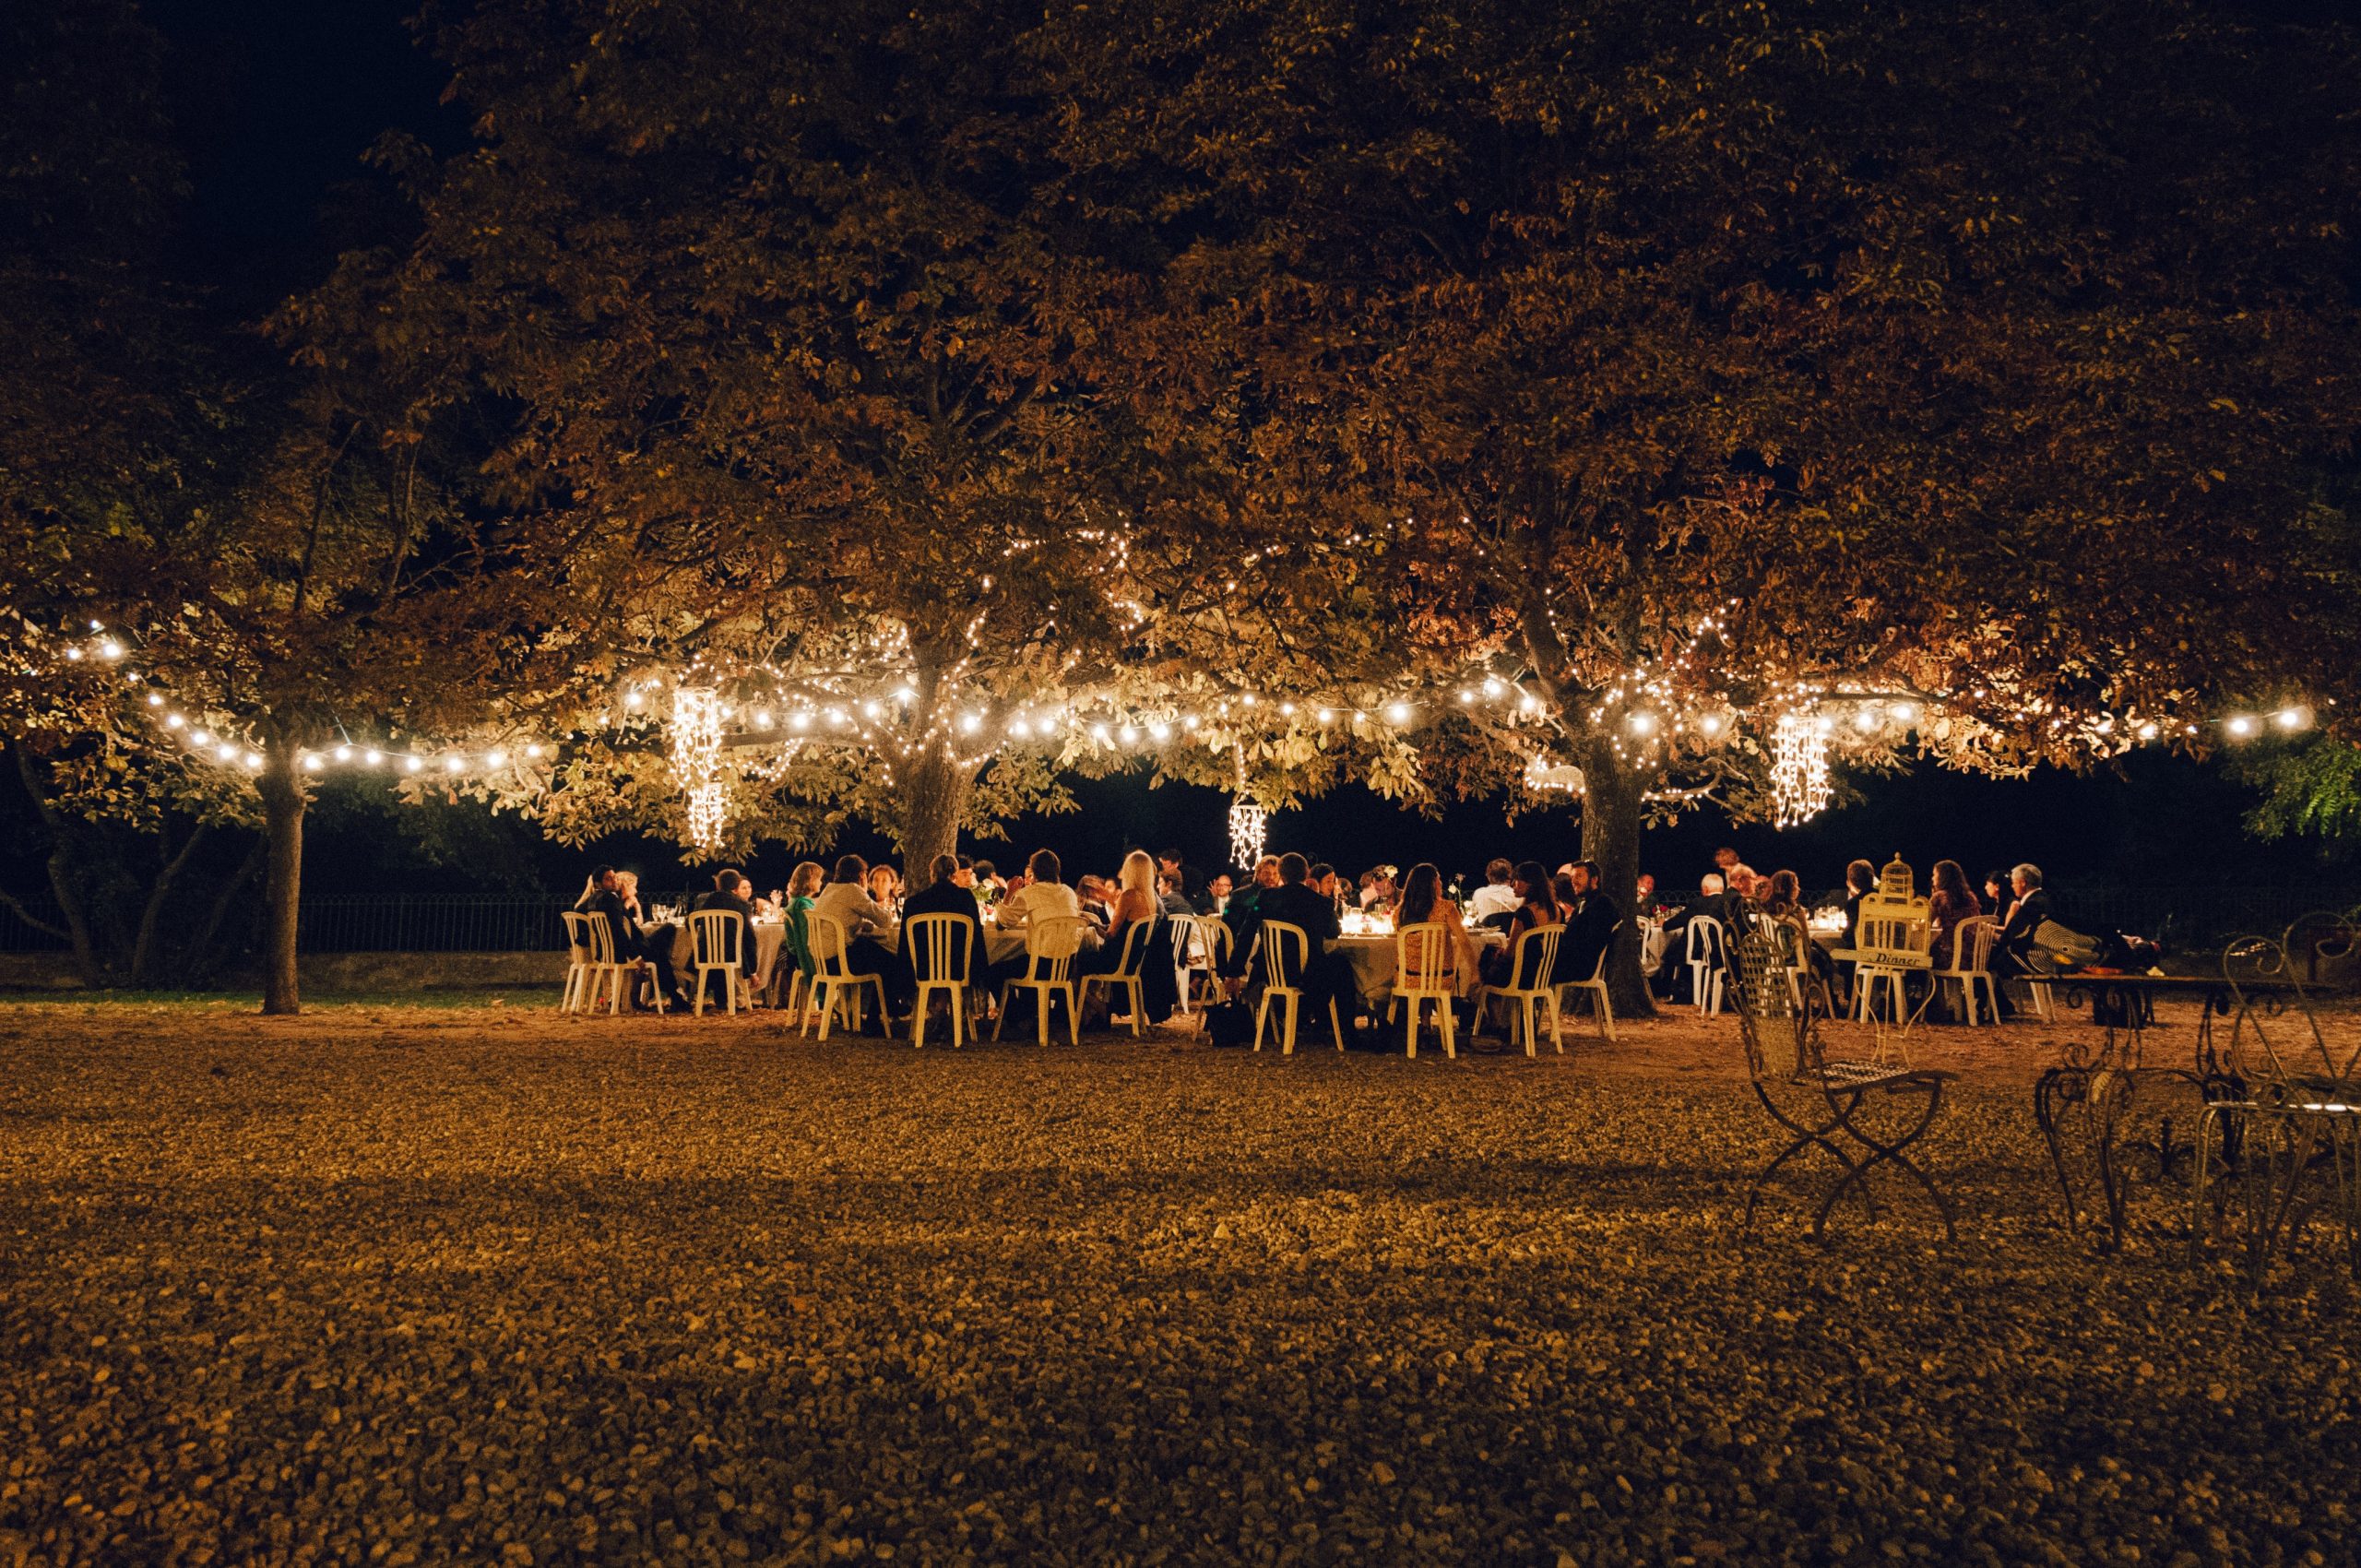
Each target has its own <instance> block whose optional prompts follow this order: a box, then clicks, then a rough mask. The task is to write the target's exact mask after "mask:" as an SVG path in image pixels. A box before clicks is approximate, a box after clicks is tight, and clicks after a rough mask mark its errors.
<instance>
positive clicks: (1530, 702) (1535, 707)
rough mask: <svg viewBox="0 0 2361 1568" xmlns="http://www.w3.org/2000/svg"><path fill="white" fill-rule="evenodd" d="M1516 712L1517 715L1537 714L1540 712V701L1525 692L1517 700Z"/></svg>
mask: <svg viewBox="0 0 2361 1568" xmlns="http://www.w3.org/2000/svg"><path fill="white" fill-rule="evenodd" d="M1516 710H1517V711H1518V712H1519V713H1538V712H1540V711H1541V701H1540V699H1539V698H1537V697H1536V696H1535V695H1533V694H1532V693H1531V692H1527V693H1525V695H1524V696H1522V697H1520V698H1518V699H1517V705H1516Z"/></svg>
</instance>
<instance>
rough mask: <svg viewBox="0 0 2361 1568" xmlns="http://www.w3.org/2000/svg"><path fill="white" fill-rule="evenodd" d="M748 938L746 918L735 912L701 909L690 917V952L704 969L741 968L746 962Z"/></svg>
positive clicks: (732, 910) (699, 966) (731, 910)
mask: <svg viewBox="0 0 2361 1568" xmlns="http://www.w3.org/2000/svg"><path fill="white" fill-rule="evenodd" d="M745 939H746V921H745V917H744V916H742V915H741V914H739V912H738V911H737V910H735V909H699V910H696V911H695V912H694V913H693V914H691V915H690V916H689V951H690V952H692V953H694V954H695V955H696V964H697V967H698V968H724V969H734V968H739V967H741V966H742V965H743V964H744V963H745V961H746V955H745V946H744V944H745Z"/></svg>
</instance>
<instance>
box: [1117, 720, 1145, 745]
mask: <svg viewBox="0 0 2361 1568" xmlns="http://www.w3.org/2000/svg"><path fill="white" fill-rule="evenodd" d="M1139 738H1140V732H1139V731H1137V730H1135V729H1133V727H1132V726H1130V725H1128V724H1126V725H1124V726H1123V727H1122V728H1121V730H1118V731H1115V739H1117V740H1119V741H1121V742H1123V744H1125V745H1127V746H1128V745H1130V744H1131V743H1132V742H1134V741H1136V740H1138V739H1139Z"/></svg>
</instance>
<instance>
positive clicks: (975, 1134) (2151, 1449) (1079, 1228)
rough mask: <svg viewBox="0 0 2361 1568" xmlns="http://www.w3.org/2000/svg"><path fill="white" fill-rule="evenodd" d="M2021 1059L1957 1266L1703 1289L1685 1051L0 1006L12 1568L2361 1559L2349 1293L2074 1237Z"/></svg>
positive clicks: (1696, 1087) (1981, 1106)
mask: <svg viewBox="0 0 2361 1568" xmlns="http://www.w3.org/2000/svg"><path fill="white" fill-rule="evenodd" d="M2041 1032H2042V1031H2041V1030H2039V1029H2038V1028H2030V1027H2028V1028H2019V1029H2014V1030H2011V1031H2007V1032H2005V1033H2001V1032H1995V1031H1988V1030H1987V1031H1983V1032H1981V1033H1971V1032H1967V1031H1947V1032H1944V1033H1943V1036H1942V1038H1941V1039H1940V1040H1937V1041H1930V1043H1929V1044H1928V1046H1927V1047H1926V1048H1924V1049H1925V1051H1927V1052H1928V1053H1931V1055H1932V1056H1934V1057H1936V1058H1940V1061H1941V1062H1942V1063H1943V1064H1946V1065H1952V1066H1955V1067H1958V1068H1960V1069H1961V1070H1962V1071H1963V1073H1964V1077H1963V1080H1962V1081H1961V1083H1960V1084H1959V1085H1958V1086H1957V1089H1956V1093H1955V1099H1954V1102H1953V1104H1952V1107H1951V1109H1950V1110H1949V1111H1947V1113H1946V1116H1945V1119H1944V1121H1943V1123H1942V1124H1941V1127H1940V1135H1939V1136H1937V1137H1935V1138H1932V1139H1930V1140H1929V1142H1928V1145H1927V1146H1926V1147H1927V1148H1928V1163H1929V1165H1930V1166H1931V1167H1932V1168H1933V1169H1934V1170H1936V1171H1937V1172H1938V1173H1939V1175H1940V1179H1941V1181H1942V1182H1943V1183H1944V1185H1945V1186H1946V1188H1947V1189H1948V1190H1949V1191H1951V1192H1952V1194H1954V1195H1955V1196H1956V1198H1957V1199H1958V1201H1959V1203H1960V1206H1961V1209H1962V1224H1961V1231H1960V1241H1959V1243H1958V1244H1957V1245H1956V1246H1955V1247H1952V1248H1948V1249H1946V1248H1943V1247H1941V1246H1940V1245H1938V1244H1936V1243H1937V1240H1938V1238H1939V1235H1940V1232H1939V1231H1938V1230H1937V1229H1936V1228H1935V1227H1934V1226H1933V1224H1932V1223H1931V1220H1930V1216H1929V1214H1928V1211H1927V1210H1926V1208H1925V1207H1924V1206H1923V1205H1920V1204H1912V1203H1903V1204H1901V1205H1900V1206H1899V1207H1898V1211H1897V1212H1896V1213H1895V1214H1894V1215H1893V1216H1892V1217H1891V1218H1887V1219H1884V1220H1881V1221H1880V1222H1878V1223H1875V1224H1871V1223H1869V1222H1868V1221H1867V1220H1866V1219H1865V1218H1863V1217H1862V1215H1861V1214H1860V1213H1859V1211H1858V1209H1857V1208H1855V1209H1853V1210H1851V1211H1850V1212H1848V1213H1845V1214H1843V1215H1841V1216H1840V1219H1839V1223H1838V1226H1837V1228H1836V1229H1835V1232H1834V1234H1833V1240H1832V1241H1831V1243H1830V1244H1829V1245H1828V1246H1826V1247H1824V1248H1823V1247H1818V1246H1814V1245H1813V1244H1811V1243H1810V1242H1809V1240H1807V1239H1806V1238H1805V1237H1804V1235H1803V1234H1802V1218H1803V1214H1804V1210H1803V1208H1802V1207H1801V1206H1800V1205H1799V1202H1798V1196H1797V1194H1796V1193H1794V1192H1792V1191H1791V1192H1789V1193H1787V1194H1784V1195H1783V1196H1782V1197H1781V1198H1780V1199H1779V1200H1778V1202H1777V1204H1776V1205H1775V1206H1774V1209H1773V1211H1772V1213H1771V1217H1770V1221H1769V1223H1768V1224H1767V1225H1766V1226H1765V1227H1764V1228H1763V1229H1762V1234H1761V1235H1760V1236H1759V1238H1758V1239H1757V1241H1755V1243H1754V1244H1753V1245H1752V1246H1750V1247H1741V1246H1739V1245H1738V1239H1737V1235H1736V1230H1737V1216H1738V1205H1739V1204H1740V1203H1741V1202H1742V1199H1743V1194H1744V1176H1745V1174H1746V1173H1747V1172H1748V1171H1749V1170H1751V1168H1752V1167H1753V1166H1754V1165H1756V1164H1758V1163H1759V1162H1760V1161H1761V1160H1762V1158H1765V1157H1766V1156H1767V1155H1768V1153H1769V1152H1770V1151H1771V1150H1772V1149H1773V1148H1774V1147H1775V1146H1776V1142H1775V1140H1774V1138H1773V1137H1772V1135H1771V1129H1770V1126H1769V1124H1768V1123H1767V1122H1766V1121H1765V1120H1764V1119H1763V1118H1762V1116H1761V1115H1760V1113H1759V1112H1758V1111H1756V1109H1755V1107H1754V1105H1753V1103H1752V1100H1751V1098H1750V1094H1749V1091H1748V1090H1747V1087H1746V1085H1745V1081H1744V1078H1743V1076H1742V1074H1741V1072H1740V1069H1739V1063H1738V1058H1737V1051H1736V1046H1735V1037H1734V1033H1733V1032H1732V1026H1730V1025H1729V1023H1728V1022H1727V1021H1726V1020H1723V1021H1720V1022H1718V1023H1715V1024H1713V1025H1700V1024H1698V1023H1696V1022H1694V1021H1682V1022H1666V1023H1658V1024H1655V1025H1652V1026H1644V1027H1641V1028H1631V1029H1628V1030H1627V1038H1626V1039H1625V1041H1624V1042H1623V1043H1622V1044H1620V1045H1619V1046H1616V1047H1613V1048H1607V1047H1601V1046H1598V1045H1596V1044H1593V1043H1590V1042H1589V1041H1588V1040H1587V1039H1583V1040H1581V1041H1580V1042H1579V1043H1577V1044H1576V1046H1575V1049H1574V1050H1573V1051H1572V1053H1571V1054H1569V1055H1568V1056H1566V1057H1565V1058H1563V1059H1544V1060H1541V1061H1539V1062H1528V1061H1526V1060H1525V1059H1524V1058H1523V1057H1522V1056H1517V1057H1496V1058H1480V1059H1465V1058H1463V1059H1462V1060H1461V1061H1460V1062H1457V1063H1447V1062H1444V1061H1442V1060H1441V1059H1440V1058H1439V1057H1430V1056H1429V1055H1426V1054H1422V1055H1421V1056H1420V1058H1419V1060H1418V1061H1417V1062H1415V1063H1411V1062H1406V1061H1404V1060H1402V1059H1401V1058H1400V1057H1398V1056H1395V1057H1379V1056H1375V1055H1360V1054H1355V1055H1352V1056H1349V1057H1347V1058H1344V1059H1339V1058H1337V1057H1336V1056H1335V1053H1333V1052H1323V1051H1311V1052H1307V1053H1305V1054H1303V1055H1299V1056H1298V1057H1297V1058H1295V1059H1293V1060H1280V1059H1278V1058H1276V1057H1275V1056H1273V1055H1270V1054H1265V1055H1264V1056H1261V1057H1250V1056H1247V1055H1245V1054H1243V1053H1241V1052H1239V1051H1210V1050H1206V1049H1204V1048H1203V1047H1202V1046H1201V1045H1200V1044H1199V1043H1198V1042H1197V1041H1196V1040H1195V1039H1194V1038H1193V1037H1192V1036H1189V1035H1186V1034H1184V1033H1181V1032H1177V1031H1176V1032H1173V1033H1170V1034H1167V1035H1164V1036H1161V1037H1151V1038H1150V1039H1148V1040H1146V1041H1145V1042H1141V1043H1134V1042H1133V1041H1132V1040H1130V1039H1128V1038H1119V1037H1097V1038H1094V1039H1086V1040H1085V1041H1084V1044H1083V1046H1082V1048H1081V1049H1080V1050H1078V1051H1077V1050H1073V1049H1069V1048H1065V1047H1062V1046H1061V1047H1055V1048H1052V1049H1051V1050H1050V1051H1046V1052H1045V1051H1040V1050H1038V1049H1037V1048H1035V1047H1033V1046H1030V1045H1026V1046H1021V1047H1020V1046H1017V1045H1014V1044H1013V1043H1012V1044H1010V1045H1005V1046H1000V1047H991V1046H985V1047H981V1048H971V1049H969V1050H967V1051H962V1052H959V1053H956V1054H955V1053H953V1052H952V1051H947V1050H936V1049H933V1048H931V1047H930V1048H929V1049H928V1050H927V1051H923V1052H913V1051H910V1050H909V1049H908V1047H907V1046H887V1045H884V1044H881V1043H878V1042H875V1041H868V1040H861V1041H849V1042H848V1041H836V1042H832V1043H831V1044H830V1045H828V1046H826V1047H825V1048H824V1047H820V1046H818V1045H816V1044H808V1043H804V1042H801V1041H799V1040H795V1039H789V1038H786V1037H783V1036H782V1035H780V1034H779V1033H777V1030H776V1028H775V1026H773V1025H772V1024H770V1023H769V1022H767V1021H765V1022H760V1023H753V1024H748V1023H746V1022H744V1021H742V1020H741V1021H735V1022H732V1021H724V1020H719V1019H709V1020H706V1021H704V1022H703V1023H697V1022H692V1021H675V1022H667V1023H663V1024H657V1023H654V1022H652V1021H650V1022H642V1021H637V1020H628V1019H626V1020H597V1021H593V1022H588V1023H583V1022H565V1021H561V1020H557V1019H554V1018H552V1016H549V1015H548V1014H547V1013H544V1012H534V1013H530V1014H528V1013H526V1012H524V1011H522V1010H520V1009H515V1008H500V1007H481V1008H472V1009H445V1010H438V1011H425V1010H405V1009H399V1008H355V1009H342V1010H334V1011H328V1012H323V1013H319V1014H314V1015H312V1016H306V1017H304V1018H302V1019H296V1020H263V1019H259V1018H255V1017H253V1016H247V1015H246V1014H244V1013H243V1012H240V1011H237V1010H233V1009H231V1008H227V1007H212V1008H208V1007H205V1006H202V1005H196V1006H190V1005H180V1006H154V1007H146V1006H137V1005H128V1004H125V1005H115V1006H104V1007H90V1008H83V1007H76V1006H64V1005H56V1004H42V1005H19V1006H10V1007H6V1008H0V1345H5V1347H6V1348H5V1352H0V1565H5V1564H8V1563H21V1562H122V1563H150V1562H153V1563H167V1562H343V1561H351V1562H384V1563H400V1562H494V1563H499V1562H509V1563H520V1564H521V1563H528V1562H542V1563H547V1562H851V1561H872V1562H873V1561H886V1560H890V1561H896V1562H969V1561H974V1562H1022V1563H1094V1564H1095V1563H1118V1562H1141V1563H1150V1562H1234V1561H1235V1562H1344V1561H1356V1562H1358V1561H1375V1562H1541V1563H1567V1562H1573V1563H1581V1564H1592V1563H1601V1564H1604V1563H1622V1562H1670V1563H1689V1562H1724V1561H1726V1562H1815V1563H1818V1562H1889V1561H1891V1562H1901V1561H1904V1560H1908V1559H1918V1560H1923V1561H1927V1562H1940V1563H1949V1562H1965V1563H2020V1562H2061V1563H2112V1562H2126V1563H2129V1562H2149V1563H2157V1564H2204V1563H2214V1562H2314V1563H2322V1562H2329V1563H2349V1562H2355V1561H2356V1560H2361V1520H2356V1518H2355V1509H2356V1508H2361V1493H2356V1489H2355V1476H2356V1475H2361V1422H2356V1419H2355V1417H2356V1398H2357V1397H2361V1396H2356V1391H2355V1373H2354V1360H2355V1355H2356V1353H2361V1333H2356V1328H2361V1316H2356V1313H2355V1300H2354V1292H2353V1289H2352V1288H2351V1287H2350V1285H2349V1283H2348V1282H2347V1281H2346V1280H2345V1279H2344V1278H2343V1276H2342V1275H2340V1274H2338V1273H2336V1272H2334V1271H2332V1270H2331V1269H2328V1268H2325V1267H2320V1268H2314V1269H2311V1270H2308V1271H2307V1272H2305V1273H2304V1274H2301V1275H2299V1276H2297V1277H2292V1278H2290V1279H2287V1280H2284V1281H2282V1282H2281V1283H2280V1284H2279V1285H2278V1286H2277V1287H2276V1288H2274V1289H2272V1290H2270V1291H2268V1292H2267V1293H2265V1294H2264V1295H2263V1296H2262V1297H2261V1298H2260V1300H2259V1301H2248V1298H2247V1297H2246V1296H2245V1295H2244V1294H2243V1293H2242V1292H2241V1291H2240V1290H2239V1289H2237V1288H2236V1285H2235V1284H2234V1283H2233V1282H2232V1281H2231V1279H2230V1278H2229V1277H2228V1276H2227V1275H2226V1274H2225V1272H2223V1271H2222V1270H2220V1269H2217V1268H2209V1267H2204V1266H2192V1265H2190V1264H2189V1262H2188V1261H2187V1258H2186V1254H2185V1253H2184V1252H2183V1251H2182V1250H2181V1249H2179V1248H2178V1247H2177V1246H2176V1245H2174V1244H2172V1243H2171V1242H2170V1241H2168V1240H2166V1239H2165V1238H2164V1237H2163V1236H2162V1235H2160V1234H2155V1235H2149V1236H2145V1237H2143V1238H2142V1239H2141V1240H2140V1241H2138V1242H2137V1244H2135V1246H2134V1247H2133V1248H2132V1249H2131V1250H2130V1253H2128V1255H2126V1256H2124V1257H2121V1258H2118V1259H2112V1260H2109V1259H2102V1258H2097V1257H2094V1256H2093V1255H2092V1254H2091V1253H2090V1252H2089V1251H2088V1249H2087V1248H2086V1247H2084V1246H2082V1245H2079V1244H2077V1243H2076V1242H2074V1241H2071V1240H2070V1239H2069V1238H2067V1237H2066V1236H2065V1235H2064V1234H2063V1233H2062V1232H2061V1230H2060V1229H2059V1227H2058V1221H2057V1218H2056V1203H2055V1199H2054V1197H2053V1195H2052V1192H2051V1190H2050V1188H2049V1187H2048V1186H2047V1174H2046V1166H2045V1164H2044V1156H2043V1153H2042V1150H2041V1146H2040V1145H2039V1143H2038V1141H2037V1139H2036V1137H2035V1134H2034V1131H2033V1128H2032V1125H2031V1118H2030V1115H2029V1113H2028V1110H2027V1093H2026V1090H2027V1086H2028V1085H2029V1083H2030V1081H2031V1076H2032V1074H2033V1072H2034V1071H2035V1069H2036V1068H2037V1067H2038V1066H2039V1065H2040V1064H2041V1062H2042V1060H2043V1051H2042V1046H2041V1043H2040V1035H2041ZM2183 1038H2185V1037H2183ZM1897 1192H1898V1190H1897ZM2159 1218H2162V1216H2161V1215H2160V1216H2159ZM2315 1287H2316V1288H2315Z"/></svg>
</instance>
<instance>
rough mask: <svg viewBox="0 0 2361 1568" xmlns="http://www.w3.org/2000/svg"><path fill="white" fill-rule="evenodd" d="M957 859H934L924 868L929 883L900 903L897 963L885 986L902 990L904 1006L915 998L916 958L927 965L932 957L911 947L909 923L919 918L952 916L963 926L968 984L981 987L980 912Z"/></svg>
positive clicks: (982, 976) (983, 976)
mask: <svg viewBox="0 0 2361 1568" xmlns="http://www.w3.org/2000/svg"><path fill="white" fill-rule="evenodd" d="M960 869H961V868H960V865H959V859H958V857H957V856H955V855H937V856H935V857H934V860H933V861H931V863H930V864H929V865H928V867H927V874H928V876H929V877H930V878H931V880H930V881H929V882H928V883H927V885H926V886H925V887H924V888H923V889H921V890H920V891H919V892H916V893H913V894H911V895H910V896H909V897H907V898H905V899H903V900H902V933H901V954H900V957H901V962H900V963H899V964H897V965H896V966H895V972H894V974H893V975H892V976H891V977H890V979H889V983H898V984H899V985H901V986H902V987H904V990H903V991H902V994H901V999H902V1000H903V1001H905V1002H907V1001H908V1000H909V999H910V998H911V997H914V996H916V995H917V994H918V964H919V958H920V957H922V956H923V957H926V958H928V959H929V960H930V961H931V959H932V958H933V956H934V955H932V954H924V955H921V954H920V953H919V952H918V951H917V950H916V949H915V948H913V947H912V946H911V942H912V932H911V929H910V922H911V921H915V920H916V919H917V918H918V917H919V916H920V915H956V916H958V917H959V918H960V919H961V920H964V921H967V979H968V981H969V983H971V984H974V985H982V984H983V983H984V980H985V970H986V968H987V965H986V962H985V958H984V925H983V910H982V909H981V908H980V907H979V905H978V904H977V902H976V895H975V893H974V892H973V891H972V890H971V889H970V888H968V887H967V886H966V885H963V884H962V883H961V881H960Z"/></svg>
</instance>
